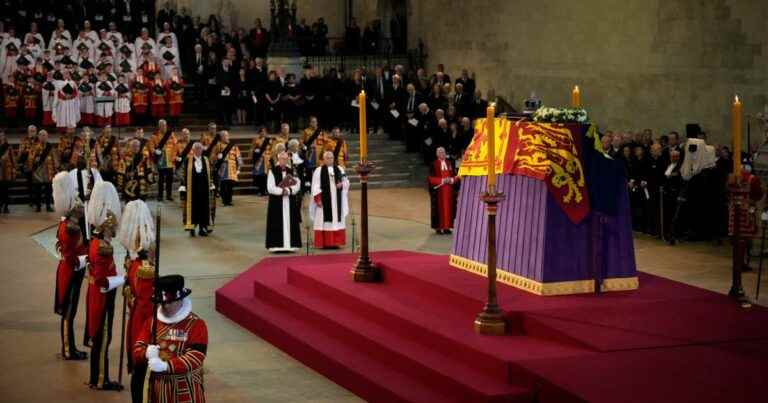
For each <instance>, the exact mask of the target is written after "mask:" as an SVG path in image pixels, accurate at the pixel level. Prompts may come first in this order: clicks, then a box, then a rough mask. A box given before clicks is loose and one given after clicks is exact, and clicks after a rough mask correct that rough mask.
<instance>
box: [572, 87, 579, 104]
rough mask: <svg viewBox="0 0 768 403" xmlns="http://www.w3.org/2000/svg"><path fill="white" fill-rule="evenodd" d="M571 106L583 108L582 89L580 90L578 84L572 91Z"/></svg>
mask: <svg viewBox="0 0 768 403" xmlns="http://www.w3.org/2000/svg"><path fill="white" fill-rule="evenodd" d="M571 106H572V107H574V108H581V91H579V86H578V85H574V86H573V91H571Z"/></svg>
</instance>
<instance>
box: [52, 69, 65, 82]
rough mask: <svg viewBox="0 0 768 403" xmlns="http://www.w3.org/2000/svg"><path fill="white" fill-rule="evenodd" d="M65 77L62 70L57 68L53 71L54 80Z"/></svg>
mask: <svg viewBox="0 0 768 403" xmlns="http://www.w3.org/2000/svg"><path fill="white" fill-rule="evenodd" d="M63 78H64V74H62V73H61V72H60V71H58V70H56V71H54V72H53V79H54V80H61V79H63Z"/></svg>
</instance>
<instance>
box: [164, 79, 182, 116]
mask: <svg viewBox="0 0 768 403" xmlns="http://www.w3.org/2000/svg"><path fill="white" fill-rule="evenodd" d="M178 85H179V86H181V88H179V89H178V90H174V89H173V88H171V87H172V86H173V81H171V80H168V84H167V86H166V88H167V92H168V116H171V117H178V116H179V115H181V109H182V107H183V106H184V80H182V79H179V80H178Z"/></svg>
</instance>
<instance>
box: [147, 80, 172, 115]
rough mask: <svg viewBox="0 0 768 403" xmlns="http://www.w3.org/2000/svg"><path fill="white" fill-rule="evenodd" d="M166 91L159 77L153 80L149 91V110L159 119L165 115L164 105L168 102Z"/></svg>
mask: <svg viewBox="0 0 768 403" xmlns="http://www.w3.org/2000/svg"><path fill="white" fill-rule="evenodd" d="M167 95H168V91H167V90H166V87H165V85H164V84H163V81H162V80H160V77H159V76H158V78H157V79H156V80H155V81H154V82H153V84H152V87H151V88H150V93H149V103H150V112H151V115H152V117H153V118H156V119H161V118H163V117H165V114H166V111H165V106H166V104H167V103H168V101H167V99H166V96H167Z"/></svg>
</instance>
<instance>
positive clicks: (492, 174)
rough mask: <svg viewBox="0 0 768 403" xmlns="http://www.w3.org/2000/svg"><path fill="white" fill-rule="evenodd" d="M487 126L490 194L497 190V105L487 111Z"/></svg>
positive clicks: (491, 106) (490, 106)
mask: <svg viewBox="0 0 768 403" xmlns="http://www.w3.org/2000/svg"><path fill="white" fill-rule="evenodd" d="M485 112H486V116H485V124H486V125H487V126H486V128H487V132H488V192H489V193H492V189H495V188H496V125H495V122H494V121H495V118H496V105H495V104H491V105H489V106H488V109H486V111H485Z"/></svg>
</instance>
